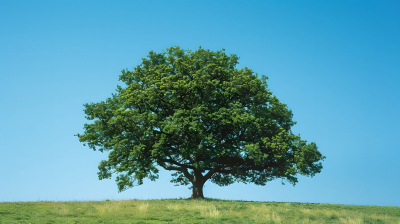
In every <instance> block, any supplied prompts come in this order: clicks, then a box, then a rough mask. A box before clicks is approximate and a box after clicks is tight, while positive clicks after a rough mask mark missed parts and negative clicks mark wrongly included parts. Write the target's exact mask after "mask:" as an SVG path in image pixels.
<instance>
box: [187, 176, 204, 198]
mask: <svg viewBox="0 0 400 224" xmlns="http://www.w3.org/2000/svg"><path fill="white" fill-rule="evenodd" d="M205 182H206V180H204V179H203V175H202V174H201V172H196V171H195V172H194V178H193V182H192V184H193V191H192V196H191V197H190V198H203V199H204V195H203V186H204V183H205Z"/></svg>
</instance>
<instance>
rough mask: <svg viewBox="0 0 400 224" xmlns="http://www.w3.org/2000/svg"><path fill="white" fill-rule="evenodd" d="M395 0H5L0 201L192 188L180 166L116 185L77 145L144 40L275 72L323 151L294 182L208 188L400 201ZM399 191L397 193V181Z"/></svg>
mask: <svg viewBox="0 0 400 224" xmlns="http://www.w3.org/2000/svg"><path fill="white" fill-rule="evenodd" d="M399 10H400V2H399V1H379V0H376V1H367V0H362V1H355V0H353V1H17V0H16V1H0V96H1V97H0V105H1V110H0V118H1V119H0V171H1V172H0V202H16V201H39V200H40V201H42V200H45V201H71V200H78V201H86V200H105V199H114V200H122V199H143V200H147V199H161V198H164V199H165V198H179V197H182V198H187V197H190V195H191V190H188V186H179V187H175V186H174V184H173V183H170V180H171V178H172V177H171V176H170V174H172V173H173V172H170V171H166V170H164V169H163V168H161V167H159V169H160V173H159V175H160V178H159V179H158V180H157V181H155V182H153V181H150V180H149V179H144V184H143V185H141V186H136V187H134V188H131V189H129V190H127V191H124V192H122V193H118V189H117V185H116V183H115V176H114V177H113V178H112V179H111V180H102V181H99V179H98V176H97V172H98V169H97V166H98V165H99V163H100V161H101V160H103V159H107V153H101V152H99V151H95V152H94V151H93V150H91V149H90V148H89V147H87V146H86V147H85V146H83V144H82V143H80V142H79V140H78V137H76V136H74V135H75V134H77V133H80V134H82V133H83V125H84V124H85V123H91V122H92V121H88V120H86V119H85V114H84V112H83V109H84V107H83V104H85V103H90V102H94V103H97V102H100V101H104V100H106V99H107V98H108V97H111V94H112V93H116V91H115V89H116V88H117V85H121V86H124V87H125V85H124V84H123V83H122V82H120V81H118V78H119V75H120V74H121V70H122V69H129V70H132V69H133V67H135V66H137V65H138V64H140V63H141V59H142V58H146V57H147V55H148V53H149V51H151V50H153V51H155V52H161V51H162V50H163V49H166V48H168V47H171V46H180V47H181V48H183V49H187V48H188V49H190V50H193V51H194V50H197V49H198V48H199V46H201V47H202V48H205V49H210V50H213V51H217V50H221V49H222V48H224V49H226V53H227V54H228V55H230V54H237V55H238V56H239V57H240V60H239V63H240V64H239V65H238V66H237V68H238V69H240V68H243V67H245V66H247V67H249V68H251V69H253V71H254V72H256V73H258V74H259V78H261V75H266V76H268V77H269V80H268V88H269V89H270V90H271V91H272V93H273V94H274V95H276V96H277V98H278V99H279V100H280V101H281V102H282V103H285V104H287V106H288V108H289V109H291V110H292V111H293V114H294V117H293V120H294V121H297V124H296V125H295V126H294V127H293V128H292V131H293V133H294V134H299V133H300V135H301V138H302V139H303V140H307V141H308V142H315V143H316V144H317V146H318V147H319V150H320V152H321V153H322V154H323V155H325V156H326V157H327V158H326V160H325V161H323V166H324V168H323V169H322V172H321V173H319V174H317V175H316V176H315V177H313V178H310V177H303V176H300V177H299V182H298V184H297V185H296V186H295V187H293V186H292V185H290V184H289V183H287V184H286V185H282V184H281V180H280V179H278V180H274V181H272V182H268V183H267V184H266V185H265V186H257V185H254V184H247V185H245V184H242V183H235V184H232V185H230V186H228V187H219V186H217V185H215V184H212V183H207V184H206V186H205V188H204V195H205V197H210V198H218V199H227V200H246V201H276V202H310V203H329V204H353V205H379V206H400V193H399V191H398V188H399V186H400V174H399V162H398V161H399V157H400V150H399V149H400V146H399V143H398V141H399V139H400V137H399V136H400V131H399V127H400V118H399V110H400V98H399V97H400V90H399V89H400V14H399V13H398V12H399ZM396 189H397V190H396Z"/></svg>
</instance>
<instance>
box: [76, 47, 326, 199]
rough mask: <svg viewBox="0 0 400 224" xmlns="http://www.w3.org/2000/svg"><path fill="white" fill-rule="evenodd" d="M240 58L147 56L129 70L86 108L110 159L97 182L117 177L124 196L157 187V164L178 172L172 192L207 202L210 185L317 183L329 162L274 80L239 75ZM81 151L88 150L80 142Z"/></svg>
mask: <svg viewBox="0 0 400 224" xmlns="http://www.w3.org/2000/svg"><path fill="white" fill-rule="evenodd" d="M238 59H239V57H237V56H236V55H235V54H232V55H230V56H227V55H226V54H225V50H224V49H222V50H221V51H216V52H214V51H210V50H206V49H202V48H201V47H200V48H199V49H198V50H196V51H195V52H193V51H190V50H186V51H185V50H182V49H180V47H179V46H177V47H170V48H167V49H166V50H165V51H163V52H162V53H155V52H153V51H150V53H149V55H148V58H147V59H145V58H143V59H142V63H141V64H140V65H138V66H137V67H135V68H134V70H133V71H129V70H122V74H121V75H120V77H119V80H120V81H123V82H124V83H125V84H126V88H122V87H121V86H117V89H116V91H117V93H116V94H112V97H111V98H108V99H106V101H101V102H100V103H90V104H84V107H85V110H84V111H85V114H86V115H87V116H86V118H87V119H88V120H94V122H93V123H92V124H85V125H84V134H82V135H80V134H77V135H76V136H78V137H79V141H80V142H85V143H87V144H88V146H89V147H90V148H92V149H93V150H96V149H97V150H99V151H101V152H103V151H109V155H108V160H103V161H101V162H100V165H99V167H98V168H99V172H98V176H99V179H100V180H102V179H110V178H111V176H112V174H114V173H115V174H118V176H117V177H116V182H117V185H118V189H119V192H121V191H123V190H126V189H128V188H131V187H133V186H134V185H133V184H134V182H135V181H136V180H137V185H142V184H143V179H144V178H149V179H150V180H152V181H155V180H156V179H157V178H158V177H159V175H158V171H159V170H158V169H157V167H156V166H157V165H158V166H161V167H163V168H164V169H166V170H170V171H175V173H173V174H172V176H173V178H172V180H171V182H172V183H176V185H175V186H179V185H189V184H191V186H190V187H189V189H192V196H191V197H192V198H204V196H203V186H204V183H205V182H206V181H207V180H210V181H211V182H212V183H214V184H217V185H219V186H228V185H230V184H232V183H234V182H235V181H238V182H243V183H246V184H247V183H254V184H256V185H263V186H264V185H265V184H266V182H268V181H271V180H274V179H277V178H281V179H282V180H286V181H288V182H289V183H291V184H293V185H295V184H296V183H297V177H296V176H297V174H300V175H305V176H311V177H312V176H314V175H315V174H316V173H320V172H321V169H322V164H321V162H320V161H321V160H323V159H325V157H324V156H322V154H321V153H320V152H319V151H318V150H317V149H318V147H317V145H316V144H315V143H313V142H311V143H310V144H307V141H305V140H301V138H300V135H294V134H293V133H292V131H291V130H290V128H291V127H292V126H293V125H294V124H296V122H294V121H292V117H293V114H292V111H291V110H289V109H288V108H287V106H286V104H283V103H281V102H280V101H279V100H278V99H277V98H276V97H275V96H274V95H272V93H271V92H270V90H269V89H267V83H266V80H267V79H268V77H266V76H264V75H263V76H262V78H261V80H260V79H258V78H257V75H258V74H257V73H255V75H254V72H253V71H252V70H251V69H249V68H247V67H245V68H243V69H240V70H239V69H236V68H235V66H236V65H237V64H238ZM84 145H85V144H84Z"/></svg>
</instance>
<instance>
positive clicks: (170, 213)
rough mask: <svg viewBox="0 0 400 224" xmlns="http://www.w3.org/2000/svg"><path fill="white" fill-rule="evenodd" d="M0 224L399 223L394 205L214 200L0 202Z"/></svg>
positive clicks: (398, 214)
mask: <svg viewBox="0 0 400 224" xmlns="http://www.w3.org/2000/svg"><path fill="white" fill-rule="evenodd" d="M0 223H7V224H8V223H32V224H33V223H143V224H144V223H396V224H400V207H391V206H390V207H384V206H360V205H334V204H312V203H283V202H251V201H228V200H219V199H200V200H194V199H161V200H122V201H114V200H105V201H72V202H51V201H39V202H13V203H9V202H4V203H0Z"/></svg>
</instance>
